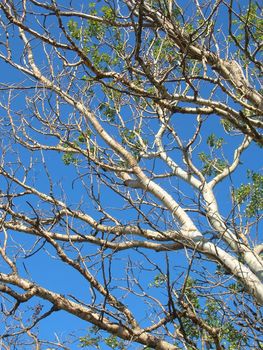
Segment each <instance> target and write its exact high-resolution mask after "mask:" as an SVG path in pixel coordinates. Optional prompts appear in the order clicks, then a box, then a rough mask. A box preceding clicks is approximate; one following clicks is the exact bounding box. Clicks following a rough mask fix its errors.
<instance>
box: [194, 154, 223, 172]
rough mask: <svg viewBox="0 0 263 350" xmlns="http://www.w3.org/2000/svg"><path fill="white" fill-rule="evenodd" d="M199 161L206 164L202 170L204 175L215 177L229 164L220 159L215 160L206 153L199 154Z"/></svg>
mask: <svg viewBox="0 0 263 350" xmlns="http://www.w3.org/2000/svg"><path fill="white" fill-rule="evenodd" d="M198 156H199V159H200V160H201V162H202V163H203V164H204V165H203V168H202V174H204V175H208V176H213V175H217V174H219V173H221V172H222V171H223V170H224V168H226V167H227V162H226V161H224V160H222V159H219V158H216V157H215V158H213V157H211V156H209V155H207V154H206V153H205V152H200V153H199V154H198Z"/></svg>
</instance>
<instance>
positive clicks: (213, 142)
mask: <svg viewBox="0 0 263 350" xmlns="http://www.w3.org/2000/svg"><path fill="white" fill-rule="evenodd" d="M206 142H207V144H208V146H209V147H214V148H216V149H219V148H221V147H222V145H223V142H224V139H223V137H217V136H216V135H215V134H211V135H209V136H208V138H207V141H206Z"/></svg>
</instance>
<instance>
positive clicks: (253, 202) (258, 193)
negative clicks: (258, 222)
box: [234, 171, 263, 217]
mask: <svg viewBox="0 0 263 350" xmlns="http://www.w3.org/2000/svg"><path fill="white" fill-rule="evenodd" d="M248 178H250V179H251V180H252V182H249V183H248V184H242V185H241V186H240V187H239V188H238V189H237V190H236V191H235V193H234V198H235V200H236V202H237V203H238V204H246V209H245V213H246V216H247V217H252V216H255V215H257V214H259V212H260V211H262V210H263V175H261V174H258V173H255V172H252V171H250V172H249V173H248Z"/></svg>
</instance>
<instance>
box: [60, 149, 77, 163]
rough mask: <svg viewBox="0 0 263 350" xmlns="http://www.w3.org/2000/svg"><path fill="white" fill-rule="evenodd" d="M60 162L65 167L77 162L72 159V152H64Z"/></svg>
mask: <svg viewBox="0 0 263 350" xmlns="http://www.w3.org/2000/svg"><path fill="white" fill-rule="evenodd" d="M62 160H63V162H64V164H65V165H70V164H75V165H76V164H77V163H78V160H77V159H76V158H75V157H74V155H73V153H72V152H66V153H64V154H63V156H62Z"/></svg>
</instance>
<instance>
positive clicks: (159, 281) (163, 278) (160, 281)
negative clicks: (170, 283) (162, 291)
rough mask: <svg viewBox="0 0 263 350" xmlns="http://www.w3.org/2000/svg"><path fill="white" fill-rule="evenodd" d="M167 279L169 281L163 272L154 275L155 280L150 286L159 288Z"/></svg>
mask: <svg viewBox="0 0 263 350" xmlns="http://www.w3.org/2000/svg"><path fill="white" fill-rule="evenodd" d="M166 281H167V277H166V276H165V275H163V274H162V273H160V274H158V275H156V276H155V277H154V280H153V282H152V283H150V284H149V287H156V288H158V287H160V286H161V285H163V284H164V283H165V282H166Z"/></svg>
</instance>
